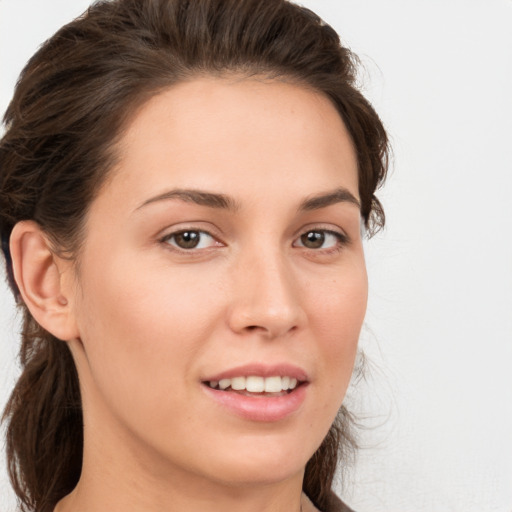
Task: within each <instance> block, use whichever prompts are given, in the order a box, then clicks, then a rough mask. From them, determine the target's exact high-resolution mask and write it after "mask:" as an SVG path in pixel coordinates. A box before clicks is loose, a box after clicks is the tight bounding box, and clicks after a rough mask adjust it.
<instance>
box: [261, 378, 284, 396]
mask: <svg viewBox="0 0 512 512" xmlns="http://www.w3.org/2000/svg"><path fill="white" fill-rule="evenodd" d="M282 389H283V388H282V385H281V377H267V378H266V379H265V392H266V393H279V391H281V390H282Z"/></svg>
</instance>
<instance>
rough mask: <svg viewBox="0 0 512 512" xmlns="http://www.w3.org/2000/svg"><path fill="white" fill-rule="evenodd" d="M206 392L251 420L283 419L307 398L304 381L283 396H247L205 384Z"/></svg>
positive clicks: (232, 410)
mask: <svg viewBox="0 0 512 512" xmlns="http://www.w3.org/2000/svg"><path fill="white" fill-rule="evenodd" d="M203 388H204V389H205V391H206V393H208V395H209V396H210V397H212V398H213V399H214V400H215V401H216V402H217V403H219V404H220V405H222V406H224V407H226V408H227V409H228V410H229V411H231V412H233V413H234V414H236V415H237V416H240V417H242V418H244V419H247V420H251V421H260V422H275V421H281V420H284V419H285V418H287V417H288V416H290V415H292V414H293V413H294V412H295V411H297V410H298V409H299V408H300V406H301V405H302V403H303V402H304V400H305V398H306V388H307V384H306V383H303V384H301V385H300V386H298V387H296V388H295V389H294V390H293V391H292V392H291V393H288V394H286V395H283V396H246V395H241V394H239V393H234V392H232V391H220V390H218V389H212V388H210V387H208V386H207V385H203Z"/></svg>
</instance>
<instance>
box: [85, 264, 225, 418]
mask: <svg viewBox="0 0 512 512" xmlns="http://www.w3.org/2000/svg"><path fill="white" fill-rule="evenodd" d="M117 261H118V263H116V264H112V265H105V266H104V267H103V270H102V271H101V273H99V272H96V274H95V275H94V276H92V275H91V274H92V273H90V274H89V275H87V274H86V273H85V272H84V276H83V278H82V282H83V283H84V289H83V290H82V294H81V295H82V299H81V304H80V305H79V308H78V310H79V311H80V322H79V324H80V326H79V328H80V332H81V335H82V341H83V344H84V348H85V353H86V362H87V367H88V368H87V371H88V373H89V374H90V377H91V379H92V381H93V382H94V385H95V387H96V388H97V389H98V391H99V392H100V393H101V394H102V395H103V398H104V400H106V401H107V402H108V403H109V404H110V407H111V408H113V409H114V408H117V407H119V406H120V405H119V404H121V406H122V404H129V406H130V407H134V406H135V405H136V404H138V405H137V407H143V408H147V409H148V411H149V410H150V409H151V408H152V407H153V406H154V404H157V407H158V404H159V403H164V402H165V403H169V401H173V400H174V398H173V397H174V396H175V395H178V396H180V393H181V394H186V393H187V387H186V386H183V381H184V380H186V379H187V378H189V376H190V375H191V372H190V370H191V368H192V366H193V363H194V361H195V360H196V358H197V357H198V354H200V352H201V351H202V350H203V348H204V342H205V339H206V333H207V332H208V331H209V328H210V325H211V323H212V321H213V318H215V316H216V312H215V309H214V307H215V302H214V301H213V300H211V299H210V298H208V296H205V294H203V293H201V287H202V284H201V285H199V284H196V285H194V286H190V281H189V279H187V276H183V277H182V278H180V276H179V275H173V276H169V275H168V274H169V272H167V273H166V272H162V271H161V269H157V268H154V267H153V269H152V270H151V271H149V270H148V271H146V272H145V273H141V271H140V265H139V269H137V268H136V266H135V265H129V262H126V261H124V262H123V261H122V260H120V259H118V260H117ZM166 278H168V279H166ZM200 282H201V283H202V281H200ZM205 284H206V285H207V283H205ZM199 311H200V312H201V314H200V315H199V314H198V312H199ZM171 389H172V390H173V393H172V396H170V390H171ZM152 404H153V405H152Z"/></svg>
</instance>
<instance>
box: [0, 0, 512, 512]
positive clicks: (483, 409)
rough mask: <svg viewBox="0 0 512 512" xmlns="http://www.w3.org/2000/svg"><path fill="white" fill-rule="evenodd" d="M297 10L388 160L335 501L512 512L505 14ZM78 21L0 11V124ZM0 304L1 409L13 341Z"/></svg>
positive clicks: (357, 3)
mask: <svg viewBox="0 0 512 512" xmlns="http://www.w3.org/2000/svg"><path fill="white" fill-rule="evenodd" d="M302 3H303V4H304V5H306V6H308V7H310V8H311V9H313V10H315V11H316V12H317V13H318V14H320V15H321V16H322V17H323V18H324V19H325V20H326V21H327V22H328V23H330V24H332V25H333V26H334V28H335V29H336V30H337V31H338V32H339V33H340V35H341V38H342V40H343V42H344V43H346V44H347V45H348V46H350V48H352V49H353V50H354V51H355V52H356V53H358V54H359V56H360V58H361V61H362V64H363V66H364V70H363V71H362V73H361V76H360V79H361V84H362V87H363V90H364V91H365V93H366V95H367V96H368V97H369V99H370V100H371V101H372V103H373V104H374V106H375V107H376V109H377V111H378V112H379V113H380V114H381V117H382V119H383V121H384V123H385V125H386V127H387V129H388V130H389V134H390V137H391V141H392V144H393V148H394V162H393V169H392V173H391V175H390V178H389V181H388V184H387V185H386V187H385V189H384V190H383V191H382V192H381V194H380V197H381V199H382V201H383V203H384V206H385V208H386V213H387V227H386V230H385V231H384V232H383V233H381V234H379V235H377V236H376V237H375V238H374V239H373V240H371V241H369V242H368V243H367V244H366V255H367V262H368V269H369V276H370V300H369V307H368V314H367V317H366V323H365V327H364V329H363V334H362V337H361V346H362V347H363V348H364V350H365V351H366V353H367V354H368V356H369V359H370V365H369V372H368V378H367V380H366V381H362V382H359V383H358V384H357V385H355V386H353V388H352V389H351V391H350V396H349V401H350V404H351V406H352V407H353V408H354V409H355V410H356V411H358V413H359V415H360V417H361V418H362V423H363V425H364V429H363V430H362V432H361V441H362V444H363V448H362V449H361V451H360V453H359V458H358V461H357V463H356V465H355V466H354V467H353V468H352V469H351V470H350V471H349V473H348V477H347V478H346V480H345V486H344V489H343V490H340V493H341V494H342V495H343V497H344V498H345V499H346V500H347V502H348V503H349V504H351V505H352V506H353V507H354V508H355V509H356V510H357V512H451V511H454V512H511V511H512V242H511V237H512V202H511V200H510V195H511V190H512V99H511V94H512V30H511V28H510V27H512V0H421V1H418V0H414V1H411V0H385V1H383V0H308V1H306V0H303V2H302ZM88 4H89V2H88V0H44V1H43V0H0V108H1V110H2V112H3V111H4V110H5V107H6V106H7V103H8V101H9V99H10V97H11V94H12V90H13V87H14V84H15V81H16V78H17V75H18V73H19V72H20V70H21V68H22V66H23V65H24V63H25V62H26V60H27V59H28V58H29V57H30V55H31V54H32V53H33V52H34V51H35V50H36V48H37V47H38V45H39V44H40V43H41V42H42V41H44V40H45V39H46V38H47V37H49V36H50V35H51V34H52V33H53V32H54V31H55V30H56V29H57V28H58V27H59V26H61V25H62V24H63V23H65V22H67V21H69V20H70V19H72V18H73V17H75V16H76V15H78V14H80V13H81V12H82V11H83V10H84V9H85V8H86V6H87V5H88ZM1 286H2V287H1V288H0V406H1V407H3V406H4V404H5V402H6V400H7V397H8V394H9V392H10V389H11V388H12V385H13V382H14V379H15V377H16V375H17V371H18V370H17V366H16V363H15V355H16V351H17V338H16V335H15V332H16V330H17V329H18V328H19V327H18V323H17V318H16V315H15V312H14V307H13V301H12V299H11V296H10V294H9V292H8V290H7V288H6V286H5V285H4V284H3V283H2V284H1ZM2 457H3V455H2ZM0 464H1V466H2V469H1V470H0V511H1V512H12V511H14V508H15V502H14V499H13V495H12V492H11V491H10V487H9V484H8V481H7V476H6V473H5V470H4V469H3V466H5V459H4V458H0ZM340 489H341V488H340Z"/></svg>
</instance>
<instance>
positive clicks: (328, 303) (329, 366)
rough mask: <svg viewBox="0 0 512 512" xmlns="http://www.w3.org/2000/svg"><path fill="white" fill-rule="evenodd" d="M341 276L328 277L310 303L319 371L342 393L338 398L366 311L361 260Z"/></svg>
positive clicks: (364, 283)
mask: <svg viewBox="0 0 512 512" xmlns="http://www.w3.org/2000/svg"><path fill="white" fill-rule="evenodd" d="M343 275H344V277H340V278H336V279H332V280H331V281H330V282H329V283H328V284H327V285H326V286H325V291H324V293H321V294H318V295H316V297H315V299H316V300H314V304H312V305H311V308H312V309H313V310H314V314H312V315H311V319H312V320H311V321H312V326H311V327H312V329H313V331H314V332H317V333H318V336H317V339H318V350H319V352H320V357H321V359H322V365H321V366H322V372H323V373H324V374H325V376H326V377H327V381H328V382H330V383H331V385H332V388H333V392H335V393H338V394H339V393H340V392H342V397H343V395H344V393H345V390H346V388H347V386H348V383H349V381H350V377H351V375H352V370H353V366H354V361H355V356H356V353H357V343H358V340H359V335H360V332H361V327H362V324H363V320H364V316H365V313H366V304H367V298H368V282H367V274H366V268H365V265H364V260H363V259H362V258H361V260H360V261H359V262H354V264H352V265H350V267H349V268H348V269H347V271H345V272H344V273H343Z"/></svg>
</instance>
